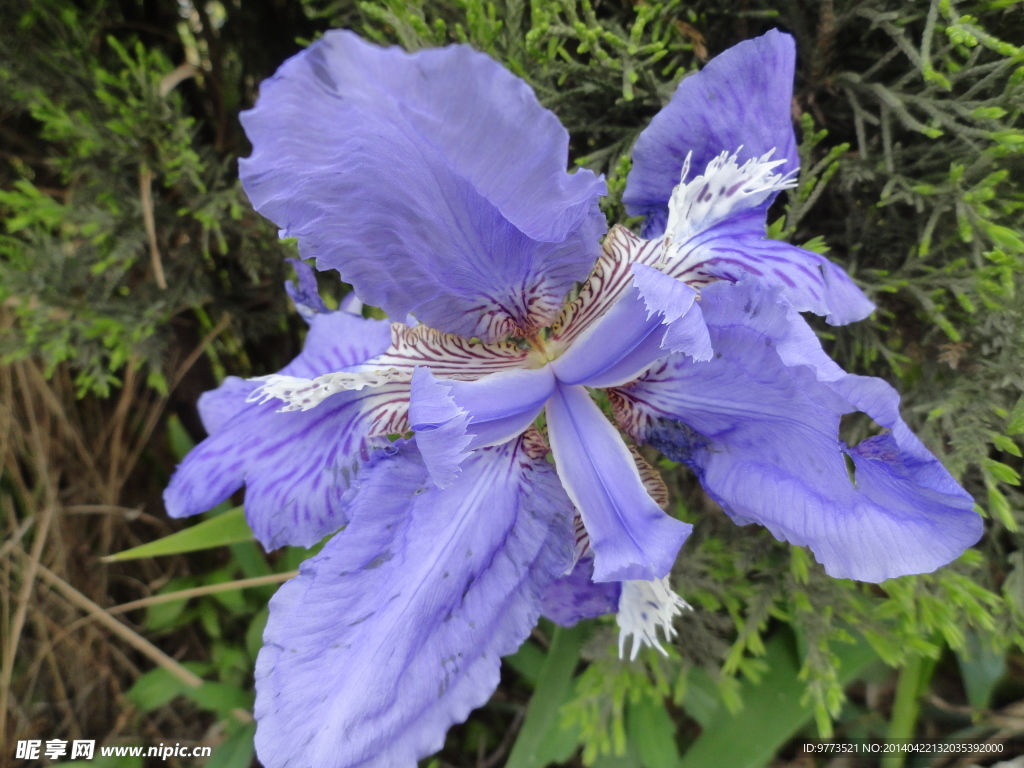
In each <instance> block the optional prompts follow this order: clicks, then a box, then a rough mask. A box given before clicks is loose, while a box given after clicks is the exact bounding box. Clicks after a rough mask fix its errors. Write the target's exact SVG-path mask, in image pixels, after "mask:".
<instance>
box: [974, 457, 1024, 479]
mask: <svg viewBox="0 0 1024 768" xmlns="http://www.w3.org/2000/svg"><path fill="white" fill-rule="evenodd" d="M981 466H982V467H983V468H984V469H985V471H986V472H987V473H988V474H990V475H992V477H994V478H995V479H996V480H998V481H999V482H1001V483H1006V484H1007V485H1020V475H1019V474H1017V470H1015V469H1014V468H1013V467H1011V466H1008V465H1006V464H1003V463H1002V462H1001V461H996V460H995V459H982V462H981Z"/></svg>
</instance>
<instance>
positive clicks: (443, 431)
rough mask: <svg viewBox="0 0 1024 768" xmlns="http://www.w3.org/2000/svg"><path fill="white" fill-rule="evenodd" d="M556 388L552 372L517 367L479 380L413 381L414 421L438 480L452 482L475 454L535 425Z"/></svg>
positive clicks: (426, 376) (418, 374)
mask: <svg viewBox="0 0 1024 768" xmlns="http://www.w3.org/2000/svg"><path fill="white" fill-rule="evenodd" d="M554 386H555V378H554V376H553V375H552V373H551V371H550V370H549V369H548V368H546V367H545V368H534V369H522V368H520V369H513V370H509V371H500V372H498V373H492V374H489V375H487V376H484V377H483V378H480V379H477V380H476V381H456V380H452V379H438V378H436V377H435V376H434V375H433V374H432V373H431V371H430V369H428V368H417V369H416V371H415V373H414V374H413V377H412V391H411V395H410V401H409V421H410V425H411V426H412V429H413V430H414V431H415V432H416V444H417V445H418V446H419V449H420V453H422V454H423V458H424V461H425V462H426V465H427V467H428V468H429V470H430V475H431V477H432V478H433V479H434V482H435V483H437V484H438V485H439V486H441V487H445V486H447V485H449V484H451V483H452V482H453V481H454V480H455V477H456V476H457V475H458V472H459V466H460V465H461V464H462V462H463V461H464V460H465V458H466V457H467V456H468V455H469V451H470V450H474V449H476V448H485V447H488V446H492V445H502V444H504V443H507V442H508V441H509V440H512V439H513V438H515V437H518V436H519V435H521V434H522V433H523V432H524V431H526V429H527V428H528V427H529V426H530V425H531V424H532V423H533V421H534V419H536V418H537V417H538V416H539V415H540V412H541V410H542V409H543V408H544V403H545V402H546V401H547V399H548V396H549V395H550V394H551V392H552V390H553V389H554Z"/></svg>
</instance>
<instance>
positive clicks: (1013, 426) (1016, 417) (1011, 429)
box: [1006, 395, 1024, 435]
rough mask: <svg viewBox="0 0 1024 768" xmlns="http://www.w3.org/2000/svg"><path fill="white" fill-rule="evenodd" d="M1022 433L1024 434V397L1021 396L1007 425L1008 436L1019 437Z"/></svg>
mask: <svg viewBox="0 0 1024 768" xmlns="http://www.w3.org/2000/svg"><path fill="white" fill-rule="evenodd" d="M1021 433H1024V395H1021V396H1020V399H1019V400H1018V401H1017V404H1016V405H1015V406H1013V410H1012V411H1010V418H1009V419H1008V420H1007V424H1006V434H1008V435H1019V434H1021Z"/></svg>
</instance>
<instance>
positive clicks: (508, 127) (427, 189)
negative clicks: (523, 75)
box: [240, 31, 606, 341]
mask: <svg viewBox="0 0 1024 768" xmlns="http://www.w3.org/2000/svg"><path fill="white" fill-rule="evenodd" d="M243 123H244V125H245V128H246V132H247V134H248V135H249V138H250V139H251V141H252V143H253V154H252V156H251V157H250V158H248V159H247V160H243V161H241V163H240V170H241V177H242V181H243V184H244V185H245V189H246V192H247V193H248V195H249V197H250V199H251V200H252V202H253V204H254V205H255V207H256V209H257V210H258V211H260V213H262V214H264V215H265V216H267V217H268V218H270V219H271V220H273V221H274V222H276V223H277V224H278V225H279V226H280V227H281V228H282V230H283V231H284V232H285V233H286V234H288V235H290V236H294V237H298V239H299V247H300V252H301V253H302V255H303V257H316V258H317V265H318V267H319V268H321V269H338V271H339V272H340V273H341V276H342V279H344V280H346V281H347V282H350V283H352V285H353V286H354V288H355V290H356V293H357V294H358V295H359V296H360V298H362V299H363V300H364V301H366V302H367V303H369V304H373V305H375V306H380V307H383V308H384V310H385V311H386V312H387V313H388V314H389V315H391V316H392V317H395V318H404V317H405V316H406V315H407V314H413V315H415V316H416V317H417V318H418V319H419V320H420V321H422V322H425V323H427V324H428V325H430V326H432V327H434V328H438V329H440V330H443V331H448V332H452V333H458V334H461V335H463V336H467V337H470V336H477V337H480V338H482V339H484V340H485V341H490V340H493V339H497V338H503V337H505V336H508V335H512V334H513V333H514V332H516V331H517V330H531V329H535V328H539V327H542V326H544V325H547V324H548V323H549V321H550V320H551V319H552V318H553V317H554V315H555V314H556V313H557V311H558V309H560V307H561V303H562V299H563V297H564V295H565V293H566V292H567V291H568V289H569V288H570V287H571V286H572V284H573V283H574V282H575V281H578V280H582V279H583V278H584V277H585V276H586V274H587V272H588V271H589V270H590V268H591V267H592V266H593V263H594V260H595V259H596V257H597V255H598V253H599V245H598V239H599V237H600V235H601V234H602V233H603V232H604V231H605V226H606V225H605V221H604V218H603V216H602V215H601V213H600V211H599V209H598V207H597V199H598V197H599V196H600V195H601V194H603V193H604V192H605V184H604V181H603V180H602V179H598V178H596V177H595V176H594V175H593V174H592V173H590V172H589V171H578V172H577V173H575V174H572V175H570V174H568V173H566V170H565V168H566V164H567V159H568V134H567V133H566V131H565V129H564V128H562V126H561V125H560V124H559V123H558V120H557V118H556V117H555V116H554V115H553V114H552V113H551V112H549V111H547V110H545V109H543V108H542V107H541V106H540V105H539V103H538V102H537V100H536V97H535V96H534V94H533V92H532V91H531V90H530V88H529V86H527V85H526V84H525V83H524V82H523V81H521V80H519V79H518V78H516V77H515V76H513V75H512V74H510V73H509V72H508V71H507V70H505V69H504V68H502V67H501V66H500V65H498V64H497V63H496V62H494V61H493V60H492V59H490V58H488V57H487V56H485V55H483V54H480V53H477V52H475V51H473V50H472V49H471V48H469V47H468V46H452V47H448V48H443V49H434V50H424V51H420V52H418V53H415V54H406V53H405V52H403V51H401V50H400V49H398V48H387V49H385V48H379V47H377V46H374V45H370V44H368V43H365V42H363V41H361V40H360V39H359V38H358V37H357V36H356V35H354V34H352V33H350V32H345V31H335V32H329V33H327V35H325V36H324V37H323V38H322V39H321V40H319V41H318V42H316V43H314V44H313V45H312V46H310V47H309V49H307V50H306V51H304V52H303V53H300V54H298V55H297V56H295V57H293V58H292V59H290V60H289V61H287V62H286V63H285V64H284V65H282V67H281V68H280V69H279V70H278V72H277V74H276V75H275V76H274V77H273V78H271V79H270V80H267V81H265V82H264V83H263V85H262V87H261V93H260V99H259V101H258V103H257V106H256V108H255V109H253V110H251V111H249V112H247V113H245V114H244V115H243Z"/></svg>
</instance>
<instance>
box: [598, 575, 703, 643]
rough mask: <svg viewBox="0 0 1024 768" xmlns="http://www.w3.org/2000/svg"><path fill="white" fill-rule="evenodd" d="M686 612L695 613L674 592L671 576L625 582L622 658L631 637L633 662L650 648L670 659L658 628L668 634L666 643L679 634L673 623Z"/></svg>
mask: <svg viewBox="0 0 1024 768" xmlns="http://www.w3.org/2000/svg"><path fill="white" fill-rule="evenodd" d="M683 610H693V608H692V607H691V606H690V604H689V603H687V602H686V601H685V600H683V598H681V597H680V596H679V595H677V594H676V593H675V592H673V591H672V588H671V587H670V586H669V584H668V577H667V576H666V577H665V578H663V579H654V580H653V581H624V582H622V594H621V595H620V596H619V613H618V615H617V616H616V617H615V621H616V623H617V624H618V625H619V658H622V656H623V655H624V653H625V650H626V638H627V637H631V638H632V642H631V647H630V653H629V660H630V661H635V660H636V657H637V654H638V653H640V649H641V648H642V647H643V646H645V645H649V646H650V647H652V648H657V649H658V650H659V651H661V652H662V653H663V654H665V655H666V656H667V655H668V653H667V652H666V651H665V649H664V648H663V647H662V645H661V642H660V641H659V640H658V627H659V626H660V627H661V630H662V632H664V634H665V641H666V642H667V641H669V640H671V639H672V638H673V637H675V635H676V630H675V628H674V627H673V626H672V621H673V619H675V617H676V616H678V615H680V614H681V613H682V612H683Z"/></svg>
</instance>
